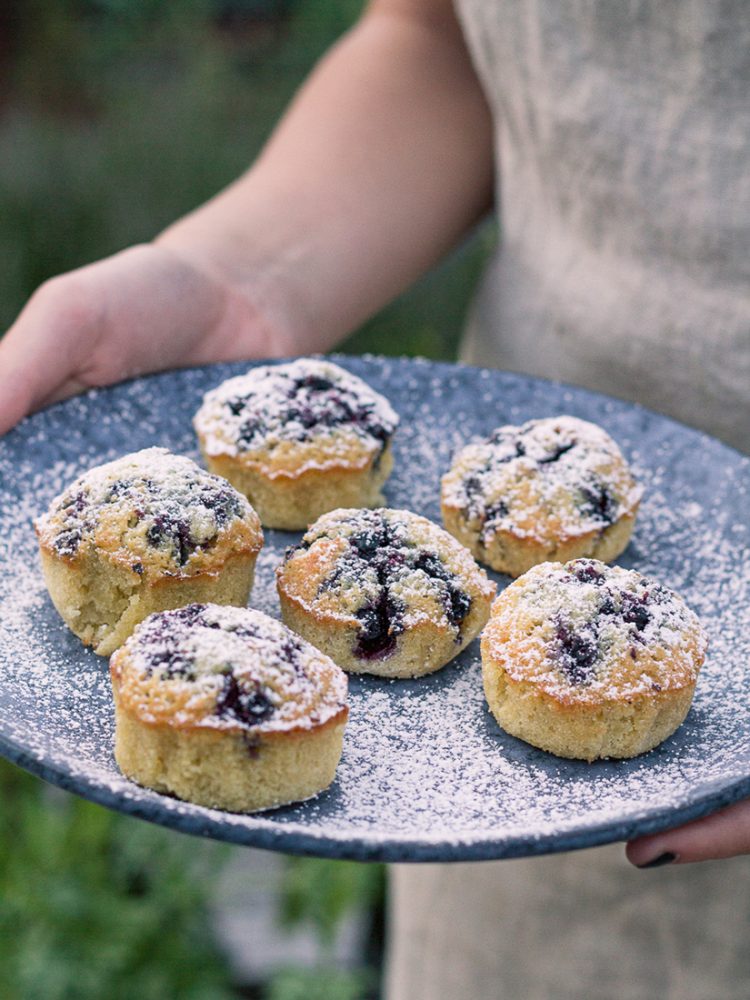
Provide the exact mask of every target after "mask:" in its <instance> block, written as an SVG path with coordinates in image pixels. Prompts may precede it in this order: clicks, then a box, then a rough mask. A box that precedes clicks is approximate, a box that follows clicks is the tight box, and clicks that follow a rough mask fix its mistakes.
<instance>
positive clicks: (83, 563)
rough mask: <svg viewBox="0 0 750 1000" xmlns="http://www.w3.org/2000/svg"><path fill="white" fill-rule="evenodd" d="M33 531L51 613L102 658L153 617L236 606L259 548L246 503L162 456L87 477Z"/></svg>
mask: <svg viewBox="0 0 750 1000" xmlns="http://www.w3.org/2000/svg"><path fill="white" fill-rule="evenodd" d="M36 530H37V535H38V537H39V544H40V550H41V558H42V568H43V570H44V577H45V580H46V583H47V587H48V589H49V592H50V596H51V598H52V601H53V603H54V605H55V607H56V608H57V610H58V611H59V612H60V615H61V616H62V618H63V620H64V621H65V623H66V624H67V625H68V626H69V627H70V629H71V630H72V631H73V632H74V633H75V634H76V635H77V636H78V637H79V638H80V639H81V640H82V641H83V642H84V643H86V645H88V646H93V647H94V652H96V653H99V654H100V655H101V656H106V655H108V654H109V653H111V652H112V651H113V650H114V649H117V647H118V646H119V645H121V644H122V643H123V642H124V641H125V639H126V638H127V637H128V636H129V635H130V633H131V632H132V631H133V629H134V628H135V626H136V625H137V624H138V622H140V621H142V620H143V619H144V618H145V617H146V615H149V614H151V612H152V611H158V610H161V609H164V608H175V607H180V606H182V605H183V604H187V603H190V602H191V601H197V600H201V601H208V600H211V601H215V602H217V603H219V604H239V605H244V604H245V603H246V602H247V598H248V595H249V593H250V589H251V587H252V584H253V574H254V570H255V561H256V558H257V556H258V552H259V550H260V548H261V546H262V544H263V532H262V531H261V527H260V521H259V520H258V516H257V515H256V513H255V511H254V510H253V509H252V507H251V506H250V504H249V503H248V502H247V500H246V499H245V497H243V496H242V495H241V494H240V493H238V492H237V490H235V489H234V487H232V486H231V485H230V484H229V483H228V482H226V480H224V479H220V478H219V477H218V476H214V475H211V474H210V473H208V472H205V471H204V470H203V469H201V468H200V467H199V466H197V465H196V464H195V462H192V461H190V459H189V458H184V457H181V456H178V455H172V454H170V452H168V451H166V450H165V449H164V448H148V449H146V450H144V451H139V452H136V453H135V454H133V455H126V456H125V457H124V458H120V459H117V461H115V462H109V463H107V464H106V465H100V466H97V467H96V468H94V469H91V470H90V471H89V472H87V473H85V474H84V475H82V476H81V477H80V478H78V479H77V480H76V481H75V482H74V483H72V484H71V485H70V486H68V488H67V489H66V490H65V491H64V492H63V493H61V494H60V496H58V497H56V498H55V499H54V500H53V501H52V504H51V506H50V509H49V511H48V512H47V513H46V514H44V515H43V516H42V517H40V518H39V519H38V520H37V521H36Z"/></svg>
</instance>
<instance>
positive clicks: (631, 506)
mask: <svg viewBox="0 0 750 1000" xmlns="http://www.w3.org/2000/svg"><path fill="white" fill-rule="evenodd" d="M442 490H443V499H444V501H445V503H446V504H447V505H448V506H451V507H455V508H457V509H458V510H459V511H461V513H462V517H463V519H464V520H465V522H466V525H467V527H468V528H470V529H471V530H475V531H477V532H478V533H479V537H480V538H481V540H482V542H483V543H484V544H487V543H488V542H489V541H490V540H491V538H492V536H493V534H494V533H495V532H497V531H506V532H511V533H512V534H513V535H514V536H515V537H517V538H527V539H535V540H537V541H540V542H545V541H548V540H550V539H551V540H553V541H557V540H560V539H570V538H575V537H578V536H581V535H585V534H588V533H590V532H592V531H601V530H603V529H604V528H606V527H607V526H608V525H610V524H614V522H615V521H617V520H618V519H619V518H621V517H624V516H628V515H632V514H633V513H634V512H635V510H636V509H637V506H638V503H639V501H640V498H641V495H642V492H643V491H642V488H641V486H640V485H639V484H638V483H636V482H635V481H634V480H633V478H632V477H631V475H630V472H629V469H628V467H627V464H626V462H625V460H624V458H623V456H622V454H621V452H620V449H619V448H618V447H617V445H616V444H615V442H614V441H613V440H612V439H611V438H610V437H609V435H607V434H606V432H605V431H603V430H602V429H601V428H600V427H597V426H596V425H594V424H591V423H590V422H588V421H585V420H579V419H577V418H576V417H570V416H565V415H563V416H560V417H556V418H554V419H545V420H530V421H527V422H526V423H525V424H523V425H522V426H520V427H516V426H512V425H506V426H504V427H499V428H497V429H496V430H495V431H493V433H492V434H491V436H490V437H489V438H488V439H487V440H486V441H482V442H481V443H478V444H469V445H467V446H466V447H465V448H463V449H462V450H461V451H460V452H459V453H458V455H456V457H455V459H454V461H453V465H452V467H451V470H450V472H449V473H448V474H447V475H446V476H445V477H444V478H443V486H442Z"/></svg>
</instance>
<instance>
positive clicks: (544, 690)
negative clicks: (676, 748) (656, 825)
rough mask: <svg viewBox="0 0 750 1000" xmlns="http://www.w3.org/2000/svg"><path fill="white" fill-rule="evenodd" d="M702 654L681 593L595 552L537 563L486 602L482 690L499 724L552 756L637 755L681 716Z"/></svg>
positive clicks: (699, 634)
mask: <svg viewBox="0 0 750 1000" xmlns="http://www.w3.org/2000/svg"><path fill="white" fill-rule="evenodd" d="M705 653H706V637H705V633H704V631H703V629H702V627H701V625H700V622H699V621H698V619H697V618H696V616H695V615H694V614H693V612H692V611H690V609H689V608H688V607H687V606H686V605H685V603H684V602H683V600H682V599H681V598H680V597H679V596H678V595H677V594H675V593H673V592H672V591H671V590H668V589H667V588H666V587H664V586H663V585H662V584H660V583H656V582H655V581H653V580H650V579H647V578H646V577H644V576H642V575H641V574H640V573H636V572H634V571H633V570H625V569H621V568H620V567H618V566H607V565H605V564H604V563H603V562H599V561H597V560H593V559H575V560H573V561H571V562H568V563H565V564H564V565H561V564H560V563H544V564H542V565H540V566H535V567H534V568H533V569H531V570H529V571H528V573H526V574H524V576H522V577H521V578H520V579H518V580H516V581H515V582H514V583H512V584H511V585H510V586H509V587H508V588H507V590H505V591H504V592H503V593H502V594H501V595H500V596H499V597H498V599H497V600H496V601H495V603H494V604H493V607H492V614H491V617H490V621H489V624H488V625H487V627H486V629H485V630H484V634H483V636H482V674H483V678H484V690H485V694H486V696H487V701H488V702H489V706H490V709H491V710H492V714H493V715H494V716H495V718H496V719H497V721H498V723H499V724H500V725H501V726H502V728H503V729H505V730H506V732H508V733H510V734H511V735H512V736H517V737H519V738H520V739H522V740H525V741H526V742H527V743H531V744H532V745H533V746H536V747H540V748H541V749H543V750H549V751H551V752H552V753H554V754H557V755H558V756H560V757H578V758H582V759H584V760H594V759H596V758H598V757H635V756H636V755H637V754H640V753H644V752H645V751H646V750H650V749H651V748H652V747H655V746H656V745H657V744H659V743H661V742H662V740H665V739H666V738H667V737H668V736H669V735H670V734H671V733H673V732H674V731H675V729H677V727H678V726H679V725H680V724H681V723H682V722H683V720H684V718H685V716H686V715H687V713H688V709H689V708H690V703H691V701H692V698H693V692H694V690H695V683H696V680H697V678H698V671H699V670H700V668H701V665H702V664H703V660H704V657H705Z"/></svg>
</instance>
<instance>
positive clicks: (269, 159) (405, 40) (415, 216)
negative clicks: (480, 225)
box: [158, 0, 492, 353]
mask: <svg viewBox="0 0 750 1000" xmlns="http://www.w3.org/2000/svg"><path fill="white" fill-rule="evenodd" d="M408 6H409V4H407V7H408ZM412 6H413V5H412ZM425 6H426V7H427V8H429V7H430V4H429V3H427V4H425ZM435 6H439V4H438V5H435ZM491 176H492V152H491V132H490V121H489V115H488V111H487V108H486V105H485V102H484V99H483V96H482V94H481V91H480V88H479V84H478V82H477V80H476V78H475V75H474V72H473V69H472V67H471V64H470V61H469V58H468V55H467V53H466V51H465V49H464V47H463V42H462V40H461V37H460V32H459V30H458V26H457V25H456V24H455V22H453V21H452V20H451V19H450V16H447V17H446V16H445V15H441V16H440V17H438V18H436V20H435V21H434V22H430V21H428V20H427V19H425V18H422V17H415V16H413V14H412V13H410V12H408V11H405V10H404V9H403V5H402V4H400V3H399V2H398V0H395V2H388V0H384V2H380V3H376V4H374V5H373V8H372V9H371V11H370V12H369V13H368V14H367V15H366V16H365V17H364V18H363V20H362V21H361V22H360V23H359V24H358V25H357V26H356V27H355V28H354V29H353V30H352V31H351V32H350V33H349V34H348V35H347V36H346V37H345V38H344V39H342V41H341V42H340V43H339V44H338V45H337V46H336V47H335V48H334V49H333V50H332V51H331V52H330V53H329V55H328V56H327V57H326V58H325V59H324V60H323V62H322V63H321V64H320V65H319V67H318V68H317V70H316V71H315V72H314V73H313V75H312V76H311V78H310V79H309V81H308V83H307V84H306V85H305V87H304V88H303V89H302V91H301V92H300V94H299V95H298V97H297V99H296V101H295V102H294V103H293V105H292V107H291V108H290V109H289V111H288V113H287V115H286V117H285V118H284V120H283V121H282V123H281V124H280V126H279V127H278V129H277V130H276V132H275V134H274V135H273V137H272V138H271V140H270V142H269V143H268V145H267V147H266V149H265V150H264V152H263V153H262V155H261V156H260V158H259V159H258V161H257V162H256V164H255V165H254V166H253V168H252V169H251V170H250V171H249V172H248V173H247V174H246V175H244V176H243V177H242V178H241V179H240V180H239V181H237V182H236V183H235V184H233V185H232V186H231V187H230V188H228V189H227V190H226V191H224V192H223V193H222V194H220V195H219V196H217V197H216V198H214V199H213V200H212V201H211V202H209V203H208V204H207V205H205V206H204V207H202V208H201V209H199V210H198V211H196V212H194V213H192V214H191V215H190V216H188V217H187V218H185V219H184V220H182V221H181V222H179V223H177V224H176V225H174V226H172V227H171V228H170V229H169V230H167V231H166V233H164V234H162V236H161V237H160V238H159V240H158V242H160V243H161V244H163V245H164V246H166V247H169V248H170V249H172V250H174V251H175V252H177V253H179V254H183V255H186V256H189V257H190V258H191V259H192V260H193V261H197V262H198V263H200V264H201V265H202V266H204V267H205V268H206V269H208V270H212V271H213V272H214V273H217V274H219V275H220V276H221V277H222V278H223V279H229V281H230V282H231V283H232V285H233V286H234V287H236V288H237V289H239V290H240V291H241V292H243V293H245V294H246V295H247V297H248V299H249V300H250V301H252V302H253V303H254V304H255V307H256V308H258V309H260V311H261V312H262V313H263V314H264V316H265V320H266V322H267V323H268V324H269V325H270V326H271V327H273V328H274V331H275V335H276V340H277V344H278V349H279V352H280V353H294V352H303V351H308V350H313V349H323V348H325V347H327V346H330V345H331V344H333V343H335V342H336V341H337V340H338V339H339V338H341V337H342V336H344V335H345V334H346V333H347V332H348V331H350V330H351V329H353V328H354V327H355V326H356V325H357V324H359V323H360V322H362V320H364V319H365V318H366V317H367V316H369V315H371V314H372V313H373V312H374V311H375V310H377V309H378V308H379V307H380V306H381V305H383V304H384V303H385V302H387V301H388V300H390V299H391V298H392V297H393V296H395V295H396V294H398V293H399V292H400V291H401V290H402V289H403V288H405V287H406V286H408V285H409V284H410V283H411V282H412V281H413V280H414V279H415V278H416V277H417V276H418V275H420V274H421V273H422V272H423V271H425V270H426V269H427V268H428V267H429V266H430V265H431V264H432V263H433V262H434V261H435V260H436V259H438V258H439V257H440V256H441V255H442V254H444V253H445V252H446V251H447V250H448V249H449V248H450V247H451V246H453V245H454V244H455V243H456V242H457V240H458V239H459V238H460V237H461V235H462V234H463V233H464V232H465V231H466V230H467V228H468V227H469V226H471V225H472V224H473V223H474V222H475V221H476V219H477V218H478V217H479V216H480V215H481V214H482V212H483V211H485V210H486V209H487V207H488V206H489V203H490V199H491V188H492V181H491ZM242 335H243V334H242V331H239V332H238V336H240V337H242Z"/></svg>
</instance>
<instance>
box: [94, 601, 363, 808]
mask: <svg viewBox="0 0 750 1000" xmlns="http://www.w3.org/2000/svg"><path fill="white" fill-rule="evenodd" d="M110 674H111V678H112V689H113V693H114V699H115V713H116V736H115V758H116V760H117V763H118V765H119V767H120V769H121V770H122V772H123V774H125V775H126V776H127V777H129V778H131V779H132V780H134V781H136V782H138V784H141V785H144V786H146V787H147V788H153V789H155V790H156V791H159V792H166V793H169V794H172V795H176V796H177V797H178V798H181V799H185V800H187V801H190V802H195V803H197V804H199V805H204V806H209V807H214V808H218V809H227V810H231V811H234V812H253V811H256V810H258V809H268V808H271V807H274V806H278V805H282V804H285V803H289V802H297V801H301V800H303V799H308V798H310V797H311V796H313V795H317V794H318V793H319V792H320V791H322V790H323V789H324V788H327V787H328V785H330V783H331V782H332V781H333V778H334V775H335V772H336V767H337V765H338V762H339V759H340V757H341V749H342V740H343V732H344V726H345V724H346V719H347V713H348V709H347V706H346V693H347V692H346V689H347V683H346V676H345V674H343V673H342V671H341V670H339V668H338V667H337V666H336V664H335V663H333V662H332V661H331V660H330V659H329V658H328V657H327V656H324V655H323V654H322V653H320V652H319V651H318V650H317V649H315V648H314V647H312V646H311V645H309V643H306V642H304V641H303V640H302V639H300V638H299V636H297V635H295V634H294V633H293V632H290V630H289V629H288V628H286V627H285V626H284V625H282V624H281V622H277V621H275V620H274V619H272V618H269V617H268V616H266V615H264V614H261V613H260V612H259V611H251V610H249V609H246V608H234V607H225V606H219V605H211V604H209V605H205V604H192V605H188V606H187V607H184V608H180V609H178V610H173V611H164V612H159V613H157V614H154V615H151V616H150V617H149V618H147V619H146V620H145V621H144V622H142V623H141V625H139V626H138V628H137V629H136V630H135V632H134V633H133V635H132V636H131V637H130V638H129V639H128V640H127V642H126V643H125V645H124V646H122V647H121V648H120V649H118V650H117V652H116V653H115V654H114V656H113V657H112V660H111V663H110Z"/></svg>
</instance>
